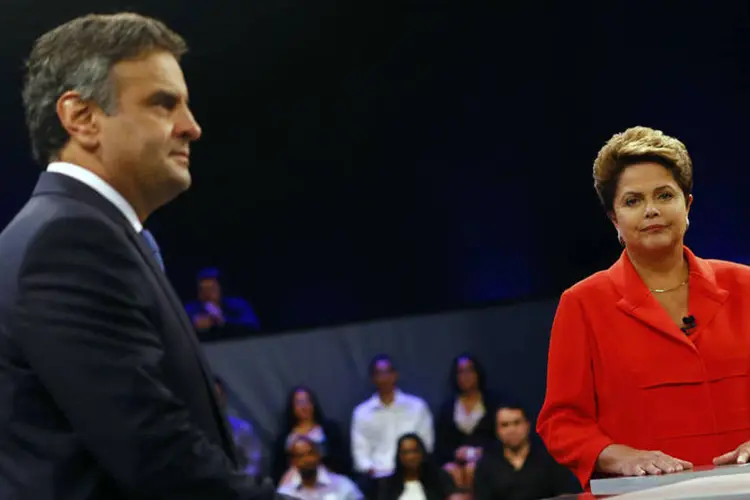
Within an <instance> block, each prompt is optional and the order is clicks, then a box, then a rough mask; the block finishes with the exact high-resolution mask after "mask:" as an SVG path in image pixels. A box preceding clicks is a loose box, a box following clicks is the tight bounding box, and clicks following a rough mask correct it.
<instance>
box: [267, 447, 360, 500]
mask: <svg viewBox="0 0 750 500" xmlns="http://www.w3.org/2000/svg"><path fill="white" fill-rule="evenodd" d="M289 461H290V463H291V465H292V469H291V473H290V474H288V475H287V477H286V478H285V479H284V480H283V481H282V483H281V485H279V488H278V491H279V493H282V494H285V495H289V496H290V497H294V498H299V499H300V500H361V499H362V498H363V495H362V492H361V491H359V488H357V486H356V485H355V484H354V482H352V480H351V479H349V478H348V477H346V476H343V475H341V474H336V473H335V472H332V471H330V470H329V469H328V468H326V467H325V466H324V465H323V464H322V462H321V449H320V443H318V442H317V441H313V440H312V439H311V438H310V437H309V436H306V435H294V434H293V435H292V436H291V442H290V446H289Z"/></svg>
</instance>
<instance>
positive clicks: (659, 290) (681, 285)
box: [649, 280, 688, 293]
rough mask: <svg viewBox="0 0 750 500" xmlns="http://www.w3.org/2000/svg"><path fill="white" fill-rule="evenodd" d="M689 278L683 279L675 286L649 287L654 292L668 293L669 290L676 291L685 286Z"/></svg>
mask: <svg viewBox="0 0 750 500" xmlns="http://www.w3.org/2000/svg"><path fill="white" fill-rule="evenodd" d="M687 282H688V280H685V281H683V282H682V283H680V284H679V285H677V286H674V287H672V288H649V290H650V291H652V292H654V293H667V292H674V291H675V290H677V289H680V288H682V287H683V286H685V285H687Z"/></svg>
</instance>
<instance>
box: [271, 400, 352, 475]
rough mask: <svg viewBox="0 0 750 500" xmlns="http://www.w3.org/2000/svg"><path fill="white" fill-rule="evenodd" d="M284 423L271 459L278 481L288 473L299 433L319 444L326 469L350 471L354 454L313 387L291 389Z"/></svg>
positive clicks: (272, 471) (345, 472)
mask: <svg viewBox="0 0 750 500" xmlns="http://www.w3.org/2000/svg"><path fill="white" fill-rule="evenodd" d="M283 422H284V424H283V427H282V428H281V432H280V433H279V435H278V436H277V437H276V440H275V442H274V445H273V450H272V458H271V460H272V462H271V478H272V479H273V480H274V482H275V483H276V484H279V483H280V482H281V480H282V479H283V478H284V476H285V475H286V474H287V473H289V466H290V464H289V459H288V456H289V445H290V444H292V442H293V441H294V438H295V437H299V436H305V437H307V438H309V439H310V440H311V441H313V442H314V443H316V445H317V446H318V447H319V449H320V450H321V453H322V459H323V460H322V463H323V465H324V466H325V467H326V468H328V469H329V470H331V471H332V472H335V473H337V474H342V475H349V474H350V473H351V456H350V454H349V448H348V445H347V443H346V440H345V439H344V436H343V433H342V432H341V428H340V427H339V425H338V424H337V423H336V422H334V421H332V420H328V419H327V418H326V417H325V414H324V413H323V410H322V408H321V407H320V404H319V403H318V398H317V397H316V396H315V393H314V392H313V391H312V390H311V389H310V388H308V387H305V386H297V387H294V388H293V389H292V390H291V391H290V392H289V397H288V400H287V405H286V409H285V410H284V420H283Z"/></svg>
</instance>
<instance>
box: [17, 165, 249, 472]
mask: <svg viewBox="0 0 750 500" xmlns="http://www.w3.org/2000/svg"><path fill="white" fill-rule="evenodd" d="M47 193H55V194H63V195H65V196H69V197H72V198H74V199H77V200H80V201H82V202H84V203H87V204H89V205H91V206H93V207H96V208H97V209H99V210H101V211H102V212H103V213H104V214H105V215H107V216H108V217H109V218H110V219H112V220H113V221H116V222H117V223H118V224H119V225H120V226H122V228H123V230H125V232H126V234H127V235H128V238H130V240H131V241H132V242H133V244H134V245H135V246H136V248H138V251H139V252H140V253H141V255H142V256H143V258H144V260H145V261H146V263H147V264H148V266H149V267H150V268H151V271H152V272H153V273H154V275H155V276H156V278H157V280H158V281H159V284H160V286H161V288H162V290H163V291H164V293H165V294H166V295H167V298H168V299H169V302H170V303H171V305H172V307H173V308H174V311H175V314H177V316H178V317H179V318H180V322H181V323H182V326H183V330H184V333H185V335H186V336H187V338H188V339H189V341H190V342H191V343H192V345H193V349H192V350H193V352H194V353H195V356H196V359H197V361H198V364H199V365H200V368H201V372H202V375H203V378H204V380H205V383H206V387H207V390H208V395H209V397H210V400H211V404H212V405H213V408H214V414H215V415H216V416H217V419H218V420H219V421H220V424H219V426H220V429H221V433H222V436H223V439H224V441H225V448H226V450H227V451H228V453H229V457H230V459H231V460H232V461H233V462H234V463H235V465H237V463H238V460H237V454H236V449H235V447H234V439H233V438H232V432H231V429H230V428H229V421H228V419H227V415H226V412H225V411H224V409H223V408H222V406H221V405H220V404H219V402H218V400H217V397H216V391H215V390H214V381H213V379H212V378H211V373H212V372H211V369H210V367H209V365H208V362H207V361H206V359H205V356H204V355H203V350H202V349H201V346H200V343H199V342H198V337H197V336H196V333H195V329H194V328H193V325H192V324H191V322H190V320H189V319H188V317H187V315H186V314H185V309H184V308H183V306H182V302H181V301H180V299H179V297H178V296H177V294H176V293H175V291H174V289H173V288H172V285H171V284H170V283H169V280H168V279H167V277H166V275H165V274H164V272H163V271H162V270H161V267H160V265H159V263H158V262H157V261H156V259H154V255H153V252H152V250H151V248H150V247H149V246H148V245H147V244H146V242H145V241H144V240H143V238H142V237H141V236H140V235H139V234H138V233H136V232H135V229H134V228H133V226H132V225H131V224H130V222H129V221H128V220H127V219H126V218H125V216H124V215H123V214H122V213H121V212H120V211H119V210H118V209H117V207H115V206H114V205H113V204H112V203H110V202H109V201H108V200H107V199H105V198H104V197H103V196H102V195H101V194H99V193H98V192H97V191H96V190H95V189H93V188H92V187H90V186H88V185H86V184H84V183H83V182H81V181H79V180H76V179H73V178H72V177H68V176H67V175H62V174H57V173H51V172H43V173H42V174H41V175H40V176H39V180H38V181H37V185H36V187H35V188H34V192H33V195H32V196H39V195H43V194H47Z"/></svg>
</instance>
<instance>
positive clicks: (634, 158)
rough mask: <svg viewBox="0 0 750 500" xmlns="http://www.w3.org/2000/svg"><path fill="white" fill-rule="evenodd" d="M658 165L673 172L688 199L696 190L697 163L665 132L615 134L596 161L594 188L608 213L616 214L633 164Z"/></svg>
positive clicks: (644, 129)
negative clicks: (617, 196) (624, 176)
mask: <svg viewBox="0 0 750 500" xmlns="http://www.w3.org/2000/svg"><path fill="white" fill-rule="evenodd" d="M644 162H654V163H659V164H661V165H663V166H664V167H665V168H666V169H667V170H669V171H670V173H671V174H672V176H673V177H674V179H675V181H676V182H677V184H678V185H679V186H680V189H681V190H682V192H683V193H684V194H685V198H686V199H687V197H688V196H689V195H690V193H691V192H692V190H693V162H692V160H691V159H690V155H689V154H688V151H687V148H686V147H685V145H684V144H683V143H682V142H680V141H679V140H678V139H675V138H674V137H670V136H668V135H666V134H665V133H664V132H662V131H661V130H654V129H652V128H648V127H632V128H629V129H627V130H626V131H625V132H621V133H619V134H615V135H613V136H612V138H611V139H610V140H609V141H607V143H606V144H605V145H604V147H602V149H600V150H599V154H598V155H597V156H596V160H595V161H594V188H595V189H596V194H598V195H599V199H600V200H601V202H602V205H604V210H606V211H607V213H610V212H612V211H613V205H614V198H615V192H616V191H617V183H618V181H619V180H620V174H622V171H623V170H624V169H625V168H626V167H628V166H630V165H633V164H636V163H644Z"/></svg>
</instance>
